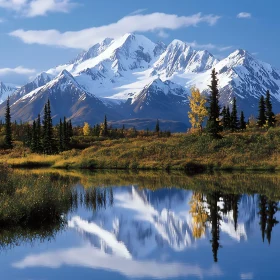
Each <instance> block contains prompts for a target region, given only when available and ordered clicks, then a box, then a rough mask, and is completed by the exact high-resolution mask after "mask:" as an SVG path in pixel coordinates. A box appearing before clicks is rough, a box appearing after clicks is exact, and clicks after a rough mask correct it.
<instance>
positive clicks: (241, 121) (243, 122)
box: [240, 111, 246, 130]
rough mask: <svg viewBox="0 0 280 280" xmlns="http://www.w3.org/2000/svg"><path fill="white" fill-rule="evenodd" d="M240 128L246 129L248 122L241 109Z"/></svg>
mask: <svg viewBox="0 0 280 280" xmlns="http://www.w3.org/2000/svg"><path fill="white" fill-rule="evenodd" d="M240 129H241V130H244V129H246V122H245V117H244V112H243V111H241V114H240Z"/></svg>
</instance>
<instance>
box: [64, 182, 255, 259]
mask: <svg viewBox="0 0 280 280" xmlns="http://www.w3.org/2000/svg"><path fill="white" fill-rule="evenodd" d="M192 196H193V193H192V192H191V191H184V190H178V189H169V190H167V189H163V190H158V191H156V192H151V191H147V190H141V189H138V188H137V187H134V186H132V187H128V188H118V189H115V190H114V205H113V207H109V206H108V207H106V209H103V208H101V209H99V210H98V211H96V212H95V213H94V215H93V217H92V218H91V219H89V220H88V221H85V220H83V219H81V218H80V217H77V216H76V217H73V218H71V219H70V221H69V227H71V228H74V229H76V230H78V231H79V232H80V233H82V234H83V235H84V236H85V237H86V238H87V239H88V240H89V241H90V243H91V244H92V245H93V246H94V247H96V248H100V250H101V251H103V252H105V253H107V254H113V255H115V256H120V257H125V258H131V257H133V258H136V259H142V258H146V257H147V256H149V255H150V254H152V253H154V252H157V254H158V255H160V252H159V251H160V250H161V249H162V248H164V247H167V248H171V249H172V250H174V251H183V250H186V249H187V248H190V247H194V246H199V244H200V243H199V242H200V239H196V238H195V237H194V236H193V229H194V227H195V222H194V220H193V217H192V214H191V212H190V207H191V206H190V205H191V201H192ZM257 203H258V200H257V199H256V198H255V197H249V196H243V197H242V198H241V199H240V202H239V207H238V213H239V218H238V223H237V229H235V227H234V218H233V215H232V211H230V212H229V213H228V214H223V213H222V212H220V215H221V218H222V220H221V223H220V230H221V236H222V237H223V238H226V237H230V238H231V239H232V240H235V241H236V242H240V241H242V240H247V238H248V237H250V235H252V234H253V229H254V230H255V229H256V227H259V225H258V222H259V220H258V216H257V209H258V205H257ZM219 206H220V208H221V210H222V209H223V202H219ZM207 207H208V205H207V203H206V204H205V209H206V211H208V210H207ZM255 232H258V231H255ZM201 238H202V240H203V239H207V240H209V241H210V240H211V238H212V237H211V223H207V230H206V231H205V233H204V234H203V235H202V236H201ZM209 243H210V242H209ZM221 243H222V240H221Z"/></svg>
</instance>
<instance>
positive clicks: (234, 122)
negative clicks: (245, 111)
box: [230, 97, 238, 131]
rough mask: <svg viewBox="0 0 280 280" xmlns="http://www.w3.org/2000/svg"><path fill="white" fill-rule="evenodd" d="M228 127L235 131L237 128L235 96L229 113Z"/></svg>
mask: <svg viewBox="0 0 280 280" xmlns="http://www.w3.org/2000/svg"><path fill="white" fill-rule="evenodd" d="M230 129H231V131H236V130H237V129H238V118H237V108H236V98H235V97H234V98H233V104H232V111H231V115H230Z"/></svg>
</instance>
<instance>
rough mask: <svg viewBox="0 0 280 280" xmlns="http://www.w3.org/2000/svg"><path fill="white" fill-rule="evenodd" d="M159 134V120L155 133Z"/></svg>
mask: <svg viewBox="0 0 280 280" xmlns="http://www.w3.org/2000/svg"><path fill="white" fill-rule="evenodd" d="M159 132H160V127H159V120H157V122H156V127H155V133H157V134H159Z"/></svg>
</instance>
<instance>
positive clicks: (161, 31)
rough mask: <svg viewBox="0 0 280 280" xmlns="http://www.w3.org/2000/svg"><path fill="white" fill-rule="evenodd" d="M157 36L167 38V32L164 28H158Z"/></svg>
mask: <svg viewBox="0 0 280 280" xmlns="http://www.w3.org/2000/svg"><path fill="white" fill-rule="evenodd" d="M158 36H159V37H161V38H167V37H169V34H168V33H167V32H165V31H164V30H160V31H159V32H158Z"/></svg>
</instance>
